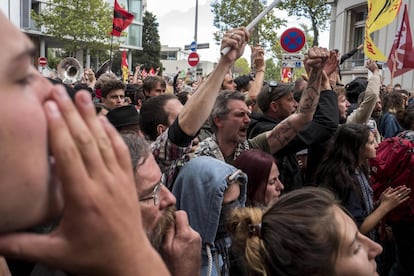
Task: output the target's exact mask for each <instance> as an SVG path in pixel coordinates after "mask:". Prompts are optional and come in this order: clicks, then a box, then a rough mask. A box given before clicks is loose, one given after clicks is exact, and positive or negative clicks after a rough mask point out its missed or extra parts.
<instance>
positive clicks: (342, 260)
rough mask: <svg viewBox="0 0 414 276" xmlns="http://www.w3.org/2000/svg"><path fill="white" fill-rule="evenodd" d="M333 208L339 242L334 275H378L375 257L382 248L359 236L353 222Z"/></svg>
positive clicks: (336, 208) (361, 235) (340, 211)
mask: <svg viewBox="0 0 414 276" xmlns="http://www.w3.org/2000/svg"><path fill="white" fill-rule="evenodd" d="M333 208H334V213H335V219H336V222H337V228H338V231H339V242H340V244H339V250H338V255H337V258H336V261H335V275H336V276H347V275H349V276H368V275H369V276H372V275H378V273H377V271H376V270H377V264H376V262H375V257H376V256H377V255H379V254H381V252H382V247H381V246H380V245H379V244H377V243H376V242H374V241H372V240H371V239H369V238H368V237H366V236H364V235H363V234H361V233H360V232H359V231H358V228H357V226H356V224H355V223H354V221H353V220H352V219H351V218H350V217H349V216H348V215H346V214H345V213H344V212H343V211H342V210H341V209H340V208H338V207H336V206H335V207H333Z"/></svg>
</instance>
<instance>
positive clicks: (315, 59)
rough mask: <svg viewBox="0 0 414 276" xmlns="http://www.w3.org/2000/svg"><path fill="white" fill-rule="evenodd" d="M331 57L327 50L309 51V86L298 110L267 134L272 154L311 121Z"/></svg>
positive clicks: (312, 49) (316, 49)
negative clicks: (324, 72) (327, 63)
mask: <svg viewBox="0 0 414 276" xmlns="http://www.w3.org/2000/svg"><path fill="white" fill-rule="evenodd" d="M329 55H330V52H329V51H328V50H327V49H325V48H318V47H313V48H311V49H310V50H309V51H308V54H307V58H306V59H305V66H306V67H308V68H309V81H308V86H307V88H306V89H305V90H304V92H303V95H302V97H301V99H300V102H299V106H298V110H297V112H296V113H294V114H292V115H290V116H289V117H287V118H286V119H285V120H283V121H282V122H280V123H279V124H278V125H277V126H275V127H274V128H273V129H272V130H270V131H268V132H267V133H266V137H267V142H268V144H269V148H270V152H271V153H275V152H277V151H278V150H280V149H281V148H283V147H284V146H285V145H286V144H287V143H288V142H289V141H290V140H292V138H293V137H295V136H296V134H297V133H298V132H299V131H300V130H301V129H302V128H303V127H304V126H305V125H307V124H308V123H309V122H310V121H312V118H313V114H314V113H315V110H316V107H317V106H318V101H319V93H320V91H321V82H322V74H323V67H324V65H325V63H326V61H327V59H328V57H329Z"/></svg>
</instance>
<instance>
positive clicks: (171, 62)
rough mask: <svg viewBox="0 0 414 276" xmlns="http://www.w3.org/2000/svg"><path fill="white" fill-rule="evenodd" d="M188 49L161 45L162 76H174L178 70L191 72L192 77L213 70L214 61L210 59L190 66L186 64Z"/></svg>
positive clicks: (204, 74)
mask: <svg viewBox="0 0 414 276" xmlns="http://www.w3.org/2000/svg"><path fill="white" fill-rule="evenodd" d="M189 53H190V51H185V50H183V49H182V48H180V47H168V46H167V45H162V46H161V63H162V67H163V73H162V74H163V75H164V76H169V77H172V76H175V75H176V74H177V73H178V72H180V71H183V70H184V71H185V72H191V73H192V75H193V76H194V77H196V76H206V75H208V74H209V73H211V71H213V69H214V67H215V66H216V63H214V62H210V61H203V60H200V62H199V63H198V64H197V65H196V66H194V67H191V66H190V65H189V64H188V61H187V59H188V55H189Z"/></svg>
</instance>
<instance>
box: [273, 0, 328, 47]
mask: <svg viewBox="0 0 414 276" xmlns="http://www.w3.org/2000/svg"><path fill="white" fill-rule="evenodd" d="M278 8H279V9H282V10H286V11H287V12H288V15H289V16H297V17H302V18H308V19H309V20H310V21H311V23H312V30H313V38H314V40H313V44H312V46H317V45H319V32H320V31H324V30H326V29H327V28H328V22H329V18H330V16H331V8H330V5H329V4H328V3H327V1H326V0H281V2H280V4H279V6H278Z"/></svg>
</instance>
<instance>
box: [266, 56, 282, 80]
mask: <svg viewBox="0 0 414 276" xmlns="http://www.w3.org/2000/svg"><path fill="white" fill-rule="evenodd" d="M265 80H277V81H279V80H280V66H276V64H275V63H274V61H273V59H271V58H269V59H267V60H266V72H265Z"/></svg>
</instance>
